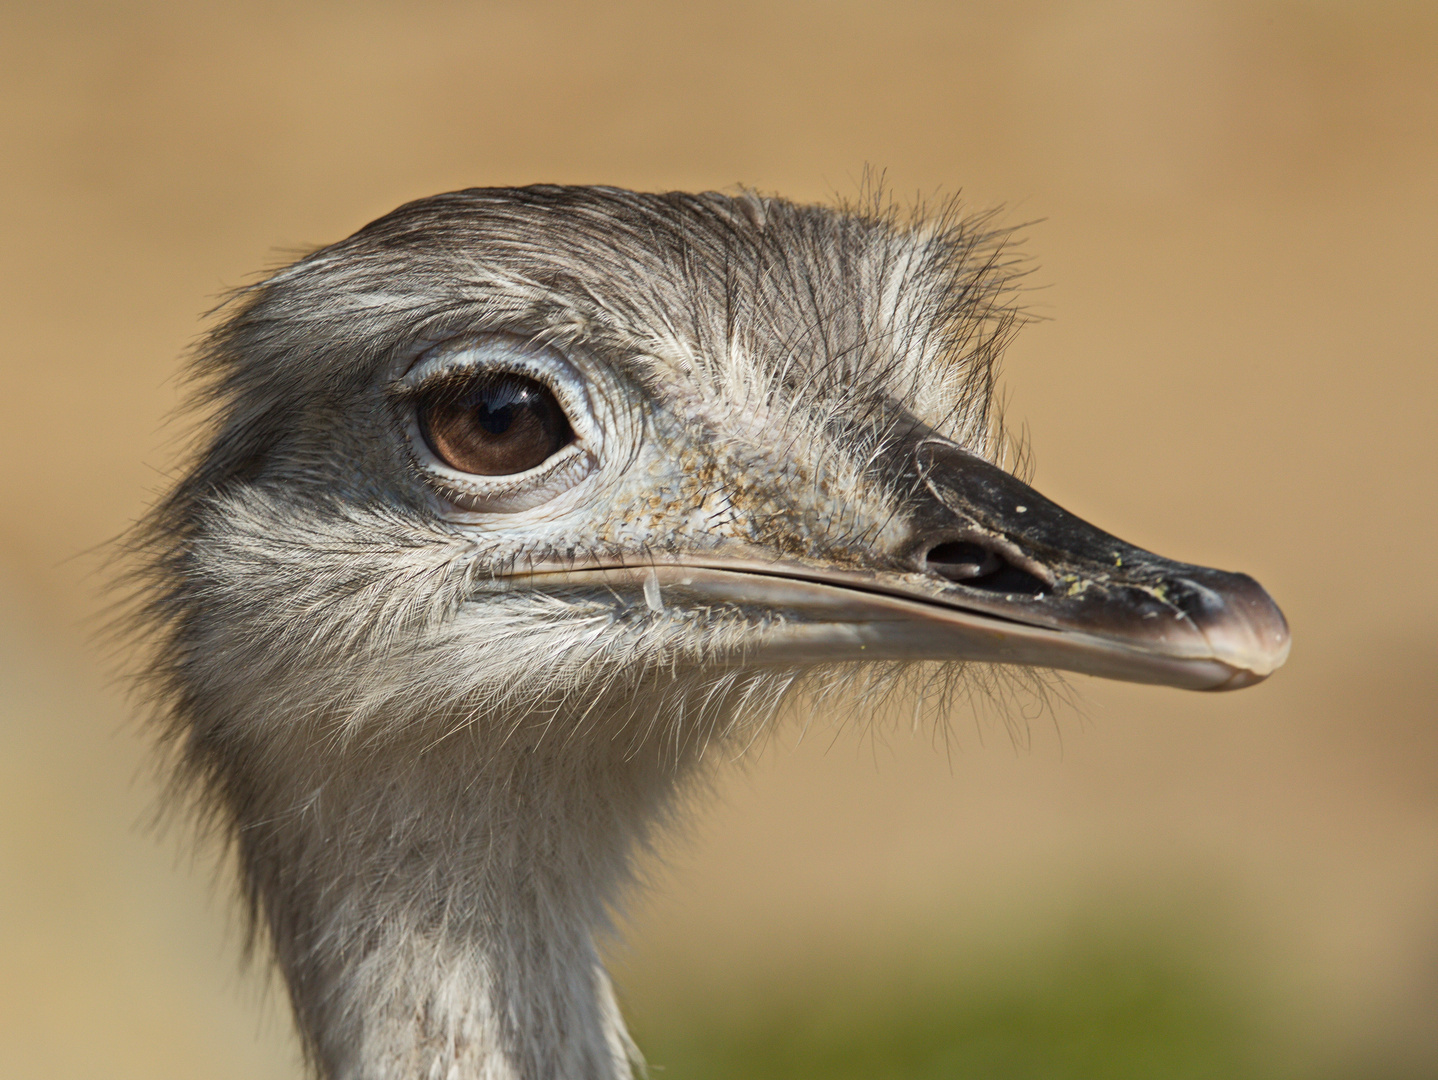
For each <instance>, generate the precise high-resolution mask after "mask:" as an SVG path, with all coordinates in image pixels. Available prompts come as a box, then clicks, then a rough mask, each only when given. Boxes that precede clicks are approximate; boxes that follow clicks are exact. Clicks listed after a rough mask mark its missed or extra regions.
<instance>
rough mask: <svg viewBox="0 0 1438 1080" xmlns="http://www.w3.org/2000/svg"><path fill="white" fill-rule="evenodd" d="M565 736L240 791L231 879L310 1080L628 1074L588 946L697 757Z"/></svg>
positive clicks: (384, 759)
mask: <svg viewBox="0 0 1438 1080" xmlns="http://www.w3.org/2000/svg"><path fill="white" fill-rule="evenodd" d="M559 719H560V720H561V721H562V718H559ZM591 719H592V718H591ZM601 728H602V725H601ZM565 730H566V728H565V725H564V724H563V723H562V722H558V723H552V724H551V730H550V731H549V732H548V733H547V734H546V735H545V736H543V737H539V738H535V739H528V740H527V739H524V738H522V737H516V738H513V739H511V740H510V742H509V743H508V744H507V745H506V746H505V747H504V748H502V749H501V750H500V751H498V752H495V751H493V750H490V749H487V748H486V747H485V746H483V745H482V743H483V740H482V739H481V738H479V737H477V736H479V735H481V734H482V732H479V731H476V730H475V729H474V728H467V729H464V730H461V731H459V732H458V733H456V734H455V735H453V736H452V737H450V738H448V739H445V740H443V741H440V742H438V743H429V744H427V745H426V744H422V743H419V742H416V743H415V744H414V745H409V746H397V745H396V744H395V742H394V741H393V740H386V743H385V746H384V747H383V749H382V750H380V749H377V748H370V749H368V750H366V749H365V748H361V747H353V746H352V747H349V748H343V749H336V748H335V747H334V746H333V745H331V746H330V747H328V748H327V749H326V752H325V753H324V754H322V755H321V754H317V753H313V752H312V753H308V754H301V753H295V754H289V755H287V756H286V758H285V759H284V760H282V761H280V762H278V767H277V763H276V762H275V761H274V759H271V761H270V764H269V766H268V767H267V768H266V769H264V770H263V771H262V772H260V773H259V774H258V775H257V776H256V777H254V778H252V779H251V782H250V784H248V785H246V786H247V788H248V790H247V791H246V792H245V796H246V797H245V799H244V800H243V810H242V812H240V813H238V814H237V817H238V818H239V820H238V821H237V825H238V826H239V828H238V830H237V835H238V837H239V845H240V852H241V857H242V863H243V865H244V868H245V871H246V873H247V876H248V879H249V884H250V888H251V890H252V895H254V896H255V898H256V899H257V900H258V901H259V908H260V910H261V912H262V913H263V916H264V918H265V919H266V921H267V923H268V926H269V929H270V932H271V936H272V939H273V941H274V945H275V949H276V952H277V955H278V958H279V961H280V964H281V966H282V968H283V970H284V972H285V975H286V978H287V980H288V983H289V987H290V992H291V997H292V999H293V1003H294V1006H295V1010H296V1014H297V1017H298V1019H299V1022H300V1025H301V1027H302V1029H303V1032H304V1035H305V1037H306V1042H307V1044H308V1046H309V1048H310V1050H311V1052H312V1054H313V1055H314V1057H315V1059H316V1061H317V1064H318V1065H319V1067H320V1069H321V1072H322V1073H323V1075H325V1076H326V1077H327V1078H330V1080H412V1078H419V1077H423V1078H426V1080H428V1078H431V1077H436V1078H445V1080H481V1078H482V1080H570V1078H572V1080H580V1078H583V1080H620V1078H625V1080H627V1078H628V1077H629V1076H631V1069H630V1064H629V1063H630V1060H631V1058H632V1057H633V1056H634V1055H633V1049H632V1045H631V1044H630V1043H629V1039H628V1036H627V1034H626V1033H625V1030H624V1026H623V1023H622V1021H621V1020H620V1018H619V1015H618V1011H617V1008H616V1006H615V1002H614V998H613V993H612V991H611V988H610V985H609V981H608V978H607V977H606V975H605V973H604V971H603V968H602V966H601V964H600V961H599V958H598V956H597V953H596V950H595V944H594V935H595V933H596V932H602V931H603V930H604V929H605V927H606V925H607V912H606V909H607V907H608V906H609V905H611V904H613V903H614V901H615V900H616V898H617V896H618V893H619V892H620V891H621V890H622V888H623V885H624V883H625V879H626V877H627V873H628V865H629V860H630V857H631V855H632V854H633V852H634V849H635V847H636V845H640V844H643V843H644V841H645V838H646V836H647V835H648V833H649V831H650V829H651V828H652V827H653V825H654V823H655V821H656V819H657V818H658V817H660V816H661V815H663V814H664V812H665V810H666V808H667V807H668V806H669V805H670V804H671V803H672V801H673V799H674V797H675V795H676V792H677V791H678V789H679V787H680V784H681V781H682V779H683V778H684V777H685V776H687V775H689V774H691V773H692V772H693V771H694V765H695V761H696V760H697V754H696V755H691V759H690V760H685V761H680V762H678V763H676V762H675V761H674V758H673V755H672V754H670V755H668V756H667V758H666V756H665V755H662V754H660V753H659V752H658V749H657V748H656V747H655V746H651V745H643V746H639V747H636V746H635V745H634V744H633V743H631V742H628V741H627V740H626V741H619V740H605V739H602V738H599V739H596V738H594V737H592V736H591V737H589V738H585V739H578V738H571V739H565V738H564V737H563V735H562V733H563V732H564V731H565Z"/></svg>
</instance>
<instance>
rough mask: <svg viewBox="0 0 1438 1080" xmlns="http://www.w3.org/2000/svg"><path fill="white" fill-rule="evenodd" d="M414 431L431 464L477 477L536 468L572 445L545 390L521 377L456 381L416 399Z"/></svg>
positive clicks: (561, 412)
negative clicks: (432, 460) (434, 460)
mask: <svg viewBox="0 0 1438 1080" xmlns="http://www.w3.org/2000/svg"><path fill="white" fill-rule="evenodd" d="M419 428H420V432H421V433H422V434H423V435H424V441H425V442H426V443H427V444H428V445H429V448H430V449H431V450H432V451H434V454H435V456H436V457H437V458H439V459H440V460H441V461H443V462H444V463H445V464H446V465H448V466H449V467H450V468H451V469H457V470H459V471H460V472H466V473H474V474H476V475H479V476H509V475H511V474H513V473H520V472H524V471H525V470H527V469H532V468H534V467H535V466H536V465H542V464H543V463H544V462H545V461H546V460H548V459H549V458H550V457H551V456H552V455H553V454H555V453H557V452H558V451H559V450H561V449H563V448H564V447H565V446H568V445H569V444H570V443H571V442H573V441H574V432H573V431H572V430H571V429H570V426H569V419H568V417H566V416H565V415H564V410H563V409H562V408H561V407H560V405H559V402H558V401H556V400H555V399H554V394H553V393H552V392H551V391H550V389H549V387H547V386H545V385H544V384H543V383H541V382H537V381H536V380H534V379H529V378H526V377H525V376H523V375H513V374H504V375H496V374H490V373H484V374H479V375H458V376H451V377H450V378H448V379H445V380H444V382H443V383H442V384H441V385H439V386H437V387H434V388H433V389H430V390H427V391H426V392H425V393H424V394H423V396H422V397H421V399H420V405H419Z"/></svg>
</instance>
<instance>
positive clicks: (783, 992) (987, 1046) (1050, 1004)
mask: <svg viewBox="0 0 1438 1080" xmlns="http://www.w3.org/2000/svg"><path fill="white" fill-rule="evenodd" d="M1178 940H1179V941H1182V938H1181V937H1180V938H1179V939H1178ZM625 996H626V1002H625V1004H626V1008H627V1011H628V1014H629V1017H630V1020H631V1027H632V1029H633V1032H634V1035H635V1039H636V1041H637V1042H638V1044H639V1046H640V1048H641V1050H642V1051H643V1053H644V1055H645V1057H646V1059H647V1060H648V1063H649V1072H650V1076H651V1077H652V1078H653V1080H719V1078H723V1080H735V1078H746V1080H769V1078H771V1077H772V1078H775V1080H777V1078H780V1077H783V1078H785V1080H807V1078H810V1077H813V1078H816V1080H817V1078H819V1077H823V1078H824V1080H849V1078H853V1080H860V1078H863V1080H936V1078H939V1077H943V1078H965V1077H975V1078H980V1077H981V1078H985V1080H1029V1078H1033V1080H1038V1078H1043V1080H1069V1078H1072V1080H1200V1078H1202V1080H1214V1078H1223V1080H1249V1078H1251V1080H1260V1078H1261V1080H1279V1078H1282V1080H1290V1078H1292V1077H1294V1076H1296V1075H1297V1073H1296V1072H1295V1071H1294V1069H1293V1068H1292V1066H1291V1063H1290V1064H1285V1061H1284V1059H1285V1055H1284V1054H1283V1053H1282V1052H1281V1051H1280V1050H1279V1049H1278V1046H1279V1043H1280V1039H1279V1037H1278V1034H1277V1032H1276V1030H1274V1029H1273V1027H1272V1025H1271V1022H1270V1021H1267V1020H1265V1015H1266V1014H1265V1011H1264V1010H1263V1008H1262V1007H1261V1005H1260V1003H1258V1002H1257V1001H1256V1000H1255V995H1254V994H1253V993H1252V992H1251V990H1250V989H1249V988H1248V987H1247V986H1245V985H1244V984H1243V983H1242V981H1241V980H1240V979H1238V978H1236V977H1235V976H1234V975H1233V973H1229V974H1228V975H1227V976H1224V975H1221V974H1219V973H1217V972H1216V971H1215V970H1213V965H1212V964H1210V963H1208V962H1207V961H1206V959H1205V958H1204V957H1203V956H1202V955H1201V953H1200V952H1198V951H1196V950H1195V949H1193V948H1191V947H1190V946H1189V945H1187V944H1178V945H1176V944H1174V942H1173V940H1168V941H1165V940H1162V939H1159V938H1147V937H1125V936H1122V935H1116V934H1114V933H1111V932H1104V931H1092V930H1091V931H1086V932H1083V933H1079V934H1076V935H1073V936H1071V937H1068V938H1066V939H1065V940H1063V941H1060V942H1056V943H1052V944H1051V945H1049V946H1046V947H1043V948H1041V949H1039V950H1037V951H1035V950H1033V949H1028V950H1025V951H1023V952H1022V953H1019V952H1014V953H1013V954H1011V955H1004V954H1002V953H1000V954H995V955H991V956H989V957H987V958H986V959H984V960H981V961H975V960H974V959H973V958H969V959H968V960H967V961H966V962H964V963H958V962H957V960H955V962H954V963H953V964H952V965H946V964H944V963H942V962H941V957H939V956H929V957H922V956H910V957H909V958H908V959H905V960H901V961H899V962H898V963H896V964H895V965H894V966H891V967H887V968H884V967H880V968H877V969H876V968H874V967H873V966H872V965H870V966H855V967H852V968H849V969H845V967H844V965H842V964H839V965H836V966H835V967H834V968H833V969H831V970H828V971H826V972H823V973H815V972H810V973H809V974H808V975H807V976H797V977H796V976H792V975H791V976H788V977H781V978H780V979H778V980H777V981H776V982H771V983H770V984H768V985H767V986H764V987H762V988H760V987H749V988H737V987H734V986H732V985H731V986H726V987H724V988H722V989H716V990H713V991H710V992H706V991H704V990H703V989H699V988H695V987H689V988H687V989H686V990H685V992H683V993H680V994H675V993H673V992H667V993H666V992H661V991H659V990H658V989H657V988H656V989H655V990H652V991H650V992H641V993H638V994H627V995H625Z"/></svg>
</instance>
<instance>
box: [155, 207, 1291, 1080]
mask: <svg viewBox="0 0 1438 1080" xmlns="http://www.w3.org/2000/svg"><path fill="white" fill-rule="evenodd" d="M1003 240H1004V233H1003V232H1002V231H995V230H992V229H989V228H988V227H986V225H985V224H984V222H983V221H982V220H980V221H978V222H977V223H974V222H966V221H964V220H962V219H960V218H958V217H957V216H955V215H953V214H949V213H941V214H939V215H937V216H934V217H929V218H927V219H924V218H914V219H908V218H900V217H899V216H897V215H895V214H893V213H890V212H882V211H880V210H877V209H870V210H844V211H840V210H833V209H826V208H819V207H804V206H796V205H793V204H791V203H788V202H785V201H782V200H779V199H773V198H762V197H758V196H755V195H747V194H746V195H739V196H726V195H718V194H712V193H711V194H702V195H687V194H667V195H642V194H634V193H631V192H625V191H618V190H614V189H606V188H560V187H537V188H525V189H504V190H473V191H465V192H457V193H454V194H450V195H443V196H438V197H435V198H431V199H426V200H422V201H420V202H416V203H411V204H409V205H407V206H404V207H401V208H400V209H399V210H396V211H395V212H394V213H392V214H390V215H388V216H386V217H384V218H382V219H380V220H379V221H376V222H374V223H373V224H371V225H369V226H367V227H366V228H364V229H362V230H361V231H360V232H358V233H356V234H355V235H353V236H351V237H350V238H349V239H347V240H344V241H341V242H340V243H337V244H335V245H333V246H331V247H327V248H324V249H322V250H320V251H318V252H316V253H314V254H313V255H310V256H309V257H307V258H304V259H302V260H300V261H299V262H297V263H295V264H294V265H292V266H290V267H288V268H287V269H284V270H282V271H280V272H278V273H276V274H274V275H273V276H271V277H269V278H268V279H267V280H265V281H263V282H262V283H261V284H259V285H257V286H255V287H253V288H251V289H249V290H246V291H245V292H244V293H243V294H241V296H240V297H238V298H237V299H236V300H235V301H234V302H233V304H232V305H231V308H230V310H229V312H228V314H227V317H226V318H225V321H224V322H223V323H222V324H221V325H220V326H219V327H218V329H217V330H215V332H214V333H213V335H212V337H211V338H210V340H209V342H208V344H207V345H206V347H205V349H204V350H203V353H202V356H201V360H200V364H201V368H202V371H203V373H204V374H205V375H206V376H207V378H208V380H209V381H208V386H209V387H210V394H211V397H210V399H209V400H210V401H211V402H212V407H213V408H214V409H215V410H216V416H217V424H216V427H215V429H214V434H213V436H212V437H211V438H210V439H209V440H208V442H207V443H206V445H205V446H204V447H202V449H201V452H200V454H199V456H198V458H197V460H196V462H195V464H194V466H193V468H192V470H191V471H190V472H189V473H188V475H187V476H186V477H185V478H184V479H183V480H182V482H181V483H180V484H179V485H178V487H177V488H176V490H175V491H174V492H173V493H172V494H171V495H170V497H169V498H168V499H167V500H166V501H165V502H164V503H163V504H162V505H161V506H160V507H159V509H158V510H157V511H156V513H155V515H154V516H153V518H152V520H151V523H150V526H149V532H148V536H149V544H150V548H149V550H150V553H151V559H150V565H151V568H152V577H151V582H152V589H151V598H152V603H151V606H150V609H149V610H150V613H151V618H152V624H153V625H154V626H155V627H156V628H157V629H158V631H159V635H160V637H159V641H160V647H159V649H158V652H157V655H158V657H159V659H158V661H157V664H156V668H155V675H154V677H155V685H156V686H157V687H158V690H159V693H160V697H161V700H162V701H164V702H165V708H166V715H167V716H168V724H169V727H168V731H169V732H170V734H171V736H172V737H173V739H174V741H175V745H176V746H177V747H178V748H179V752H178V761H179V763H180V775H181V776H182V777H184V778H185V779H186V780H188V781H189V783H190V787H191V790H192V791H194V792H195V793H196V794H198V795H199V797H200V802H201V805H202V806H203V807H204V808H205V809H206V810H207V811H208V813H209V815H210V819H211V820H212V821H214V822H215V823H217V825H218V826H219V827H220V828H221V830H222V831H223V832H224V833H225V834H226V835H227V836H229V837H230V838H231V839H232V840H233V841H234V843H235V845H236V847H237V850H238V853H239V857H240V863H241V866H242V869H243V875H244V882H245V891H246V895H247V896H248V898H249V900H250V902H251V905H252V909H253V911H254V913H255V915H256V916H257V920H258V925H259V926H260V927H261V928H262V929H263V930H264V931H265V932H266V934H267V936H268V938H269V940H270V941H271V942H272V944H273V946H274V948H275V950H276V953H277V955H278V958H279V961H280V963H281V965H282V967H283V969H284V971H285V974H286V977H287V979H288V981H289V986H290V990H291V995H292V998H293V1000H294V1003H295V1006H296V1010H297V1013H298V1016H299V1019H300V1024H301V1028H302V1031H303V1033H304V1035H305V1038H306V1042H307V1046H308V1047H309V1049H310V1051H311V1054H312V1057H313V1060H314V1061H315V1062H316V1065H317V1067H318V1068H319V1069H320V1071H321V1072H323V1073H324V1074H325V1075H329V1076H336V1077H338V1076H344V1077H351V1076H353V1077H360V1076H365V1077H369V1076H375V1077H379V1076H385V1077H389V1076H395V1077H398V1076H409V1075H416V1076H419V1075H424V1076H429V1075H437V1076H444V1075H454V1076H470V1075H474V1076H485V1077H511V1076H512V1077H534V1078H540V1077H544V1078H553V1077H569V1076H574V1077H579V1076H586V1077H587V1076H600V1077H605V1076H621V1075H627V1070H628V1068H629V1066H628V1064H627V1061H628V1060H629V1059H630V1058H631V1057H632V1049H631V1048H629V1047H628V1044H627V1038H626V1037H625V1036H624V1034H623V1027H622V1024H621V1023H620V1022H619V1020H618V1017H617V1014H616V1013H615V1010H614V1008H613V1002H612V998H611V997H610V994H609V990H608V984H607V981H606V980H605V978H604V975H603V972H602V969H601V968H600V966H599V963H598V960H597V959H596V954H595V952H594V946H593V943H592V933H593V932H594V931H595V930H596V929H598V928H600V927H602V925H603V924H604V921H605V908H606V905H608V904H611V903H613V902H614V901H615V898H616V896H617V894H618V891H619V888H620V885H621V884H622V882H623V880H624V877H625V873H626V867H627V865H628V859H629V856H630V853H631V852H632V851H633V849H634V847H635V845H636V844H638V843H642V842H643V840H644V838H645V837H646V835H647V831H648V830H649V829H650V828H651V827H652V824H653V823H654V822H655V821H657V820H660V819H662V818H663V817H664V815H665V814H666V813H668V812H670V811H671V810H672V809H673V807H674V806H675V802H674V795H675V793H676V792H678V791H681V790H682V789H683V783H684V781H685V779H686V778H687V777H689V776H691V775H693V774H694V773H695V771H696V768H697V766H698V764H699V763H700V762H701V761H702V760H704V759H705V757H706V753H707V754H708V756H709V757H710V758H713V757H715V756H718V757H724V756H726V755H725V754H722V753H719V754H717V755H716V754H715V753H710V752H709V751H710V748H711V747H716V745H720V746H722V744H725V743H726V742H728V743H730V744H732V743H733V741H734V738H735V734H736V732H738V731H740V730H742V729H745V728H747V727H752V726H754V725H762V724H764V723H767V722H768V721H769V718H770V717H771V715H772V713H773V709H774V706H775V705H776V704H777V703H778V702H779V701H780V700H781V699H782V698H784V696H785V695H786V694H787V693H789V692H790V690H791V688H792V687H794V686H795V685H798V684H803V683H804V682H805V681H806V680H810V679H811V677H812V676H813V675H814V674H815V673H816V672H833V671H836V670H859V669H861V668H862V669H863V670H865V671H868V672H871V673H878V675H877V677H879V678H889V677H897V674H898V673H899V672H900V671H902V670H903V669H904V668H905V666H907V665H913V664H916V663H921V662H927V663H930V664H937V665H942V667H941V668H940V670H943V671H947V672H953V671H957V670H959V667H958V665H975V664H980V665H989V664H999V665H1022V666H1025V667H1038V668H1044V669H1053V668H1056V669H1062V670H1066V671H1074V672H1083V673H1088V674H1093V675H1100V676H1105V677H1110V678H1118V679H1126V680H1133V681H1141V682H1152V683H1163V684H1167V685H1171V686H1177V687H1186V688H1190V689H1202V690H1215V689H1231V688H1237V687H1242V686H1247V685H1249V684H1251V683H1254V682H1256V681H1258V680H1260V679H1262V678H1264V677H1265V676H1267V675H1268V674H1269V673H1270V672H1272V671H1273V670H1274V669H1275V668H1276V667H1277V666H1278V665H1279V664H1281V663H1282V661H1283V659H1284V657H1285V655H1286V653H1287V648H1288V631H1287V628H1286V626H1285V624H1284V621H1283V617H1282V615H1281V614H1280V612H1279V611H1278V609H1277V608H1276V607H1275V606H1274V604H1273V602H1272V601H1271V600H1270V599H1269V598H1268V596H1267V595H1266V594H1265V593H1264V592H1263V590H1262V589H1260V588H1259V586H1258V585H1257V584H1256V583H1255V582H1254V581H1253V580H1252V579H1250V578H1248V577H1245V576H1242V575H1238V574H1231V573H1224V572H1221V571H1217V570H1211V569H1205V568H1201V567H1197V566H1191V565H1186V564H1183V563H1178V562H1173V561H1170V560H1168V559H1165V558H1162V557H1160V556H1157V555H1154V554H1151V553H1149V552H1147V551H1143V550H1141V549H1139V548H1136V547H1133V546H1131V545H1129V544H1126V543H1124V542H1122V541H1120V540H1118V539H1116V538H1115V537H1113V536H1111V535H1109V534H1107V533H1105V532H1103V531H1101V530H1099V529H1097V528H1095V527H1094V526H1092V525H1089V524H1087V523H1086V522H1084V521H1081V520H1080V519H1078V518H1077V517H1075V516H1074V515H1072V514H1070V513H1068V512H1066V511H1065V510H1063V509H1062V508H1060V507H1059V506H1057V505H1055V504H1054V503H1053V502H1051V501H1049V500H1048V499H1046V498H1045V497H1044V496H1042V495H1040V494H1039V493H1038V492H1037V491H1035V490H1033V489H1032V488H1030V487H1028V486H1027V485H1026V484H1024V483H1023V482H1021V481H1020V480H1019V479H1018V478H1016V477H1015V476H1013V475H1011V474H1010V473H1009V472H1007V471H1005V469H1004V468H1001V467H1000V461H999V450H998V447H999V441H998V439H997V438H996V425H995V424H994V422H993V421H994V418H993V416H992V407H993V400H992V398H993V378H994V363H995V359H996V357H997V353H998V351H999V348H1000V347H1001V345H1002V344H1003V342H1004V341H1005V339H1006V337H1007V335H1008V333H1009V331H1010V329H1011V328H1012V326H1013V325H1014V315H1013V312H1012V310H1011V308H1010V307H1009V303H1008V301H1009V299H1010V298H1011V292H1010V291H1009V287H1010V284H1011V278H1010V273H1009V270H1010V266H1009V263H1008V261H1007V260H1006V258H1005V256H1004V255H1003ZM434 1069H439V1070H440V1071H438V1072H433V1071H432V1070H434ZM485 1070H489V1071H485Z"/></svg>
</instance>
